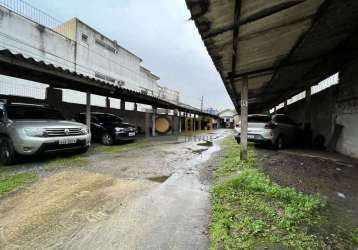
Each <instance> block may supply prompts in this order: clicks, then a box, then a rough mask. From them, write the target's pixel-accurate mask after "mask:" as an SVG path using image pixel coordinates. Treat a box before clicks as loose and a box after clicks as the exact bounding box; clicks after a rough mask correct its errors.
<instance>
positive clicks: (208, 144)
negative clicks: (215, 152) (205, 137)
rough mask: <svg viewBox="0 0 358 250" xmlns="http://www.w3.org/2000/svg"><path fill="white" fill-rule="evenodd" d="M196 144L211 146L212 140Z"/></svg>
mask: <svg viewBox="0 0 358 250" xmlns="http://www.w3.org/2000/svg"><path fill="white" fill-rule="evenodd" d="M197 145H198V146H204V147H212V146H213V142H212V141H206V142H202V143H198V144H197Z"/></svg>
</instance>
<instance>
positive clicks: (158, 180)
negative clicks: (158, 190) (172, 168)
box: [147, 175, 170, 183]
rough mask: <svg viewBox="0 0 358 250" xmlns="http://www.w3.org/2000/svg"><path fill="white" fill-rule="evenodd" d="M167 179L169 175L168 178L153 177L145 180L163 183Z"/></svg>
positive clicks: (164, 176) (165, 176)
mask: <svg viewBox="0 0 358 250" xmlns="http://www.w3.org/2000/svg"><path fill="white" fill-rule="evenodd" d="M169 177H170V175H169V176H167V175H162V176H154V177H149V178H147V180H150V181H154V182H160V183H163V182H165V181H166V180H167V179H168V178H169Z"/></svg>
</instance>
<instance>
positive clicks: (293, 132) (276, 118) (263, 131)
mask: <svg viewBox="0 0 358 250" xmlns="http://www.w3.org/2000/svg"><path fill="white" fill-rule="evenodd" d="M235 130H236V132H237V135H236V136H235V139H236V141H237V142H238V143H240V134H241V128H240V126H238V127H237V128H235ZM301 138H302V130H301V129H300V127H299V126H298V125H297V124H296V123H295V122H294V121H293V120H292V119H291V118H289V117H288V116H287V115H282V114H276V115H273V116H270V115H264V114H256V115H249V116H248V133H247V140H248V141H249V142H254V143H258V144H270V145H274V146H275V147H276V148H277V149H283V148H285V147H286V146H288V145H293V144H297V143H299V142H300V139H301Z"/></svg>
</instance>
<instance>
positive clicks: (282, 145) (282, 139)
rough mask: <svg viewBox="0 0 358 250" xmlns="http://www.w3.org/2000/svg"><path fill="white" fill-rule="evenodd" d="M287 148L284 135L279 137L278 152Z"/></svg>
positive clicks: (277, 142)
mask: <svg viewBox="0 0 358 250" xmlns="http://www.w3.org/2000/svg"><path fill="white" fill-rule="evenodd" d="M285 146H286V144H285V137H284V136H283V135H279V136H278V137H277V139H276V142H275V148H276V149H277V150H281V149H284V148H285Z"/></svg>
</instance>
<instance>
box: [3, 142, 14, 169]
mask: <svg viewBox="0 0 358 250" xmlns="http://www.w3.org/2000/svg"><path fill="white" fill-rule="evenodd" d="M0 161H1V163H2V164H4V165H11V164H14V163H15V162H16V152H15V149H14V146H13V145H12V142H11V140H10V139H8V138H2V139H1V143H0Z"/></svg>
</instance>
